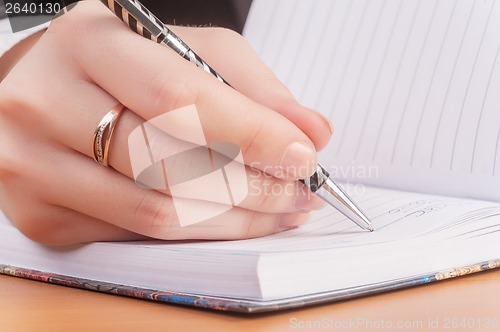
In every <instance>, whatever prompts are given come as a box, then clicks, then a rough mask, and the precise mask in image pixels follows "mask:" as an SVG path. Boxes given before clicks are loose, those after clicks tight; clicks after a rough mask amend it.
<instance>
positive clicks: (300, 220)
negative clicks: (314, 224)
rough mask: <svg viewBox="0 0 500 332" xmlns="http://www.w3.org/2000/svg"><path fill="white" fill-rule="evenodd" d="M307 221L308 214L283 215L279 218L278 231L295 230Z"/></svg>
mask: <svg viewBox="0 0 500 332" xmlns="http://www.w3.org/2000/svg"><path fill="white" fill-rule="evenodd" d="M307 220H309V213H283V214H282V215H281V216H280V223H279V227H280V229H282V230H284V229H290V228H297V227H299V226H301V225H303V224H305V223H306V222H307Z"/></svg>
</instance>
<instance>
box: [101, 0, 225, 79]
mask: <svg viewBox="0 0 500 332" xmlns="http://www.w3.org/2000/svg"><path fill="white" fill-rule="evenodd" d="M101 2H102V3H103V4H104V5H106V7H108V8H109V9H110V10H111V11H112V12H113V13H115V15H116V16H117V17H118V18H119V19H120V20H122V21H123V22H124V23H125V24H127V25H128V26H129V27H130V29H132V30H133V31H134V32H136V33H138V34H139V35H141V36H143V37H145V38H147V39H151V40H152V41H154V42H156V43H158V44H163V45H165V46H167V47H169V48H170V49H172V50H174V51H175V52H176V53H178V54H179V55H180V56H182V57H183V58H184V59H186V60H188V61H189V62H191V63H192V64H194V65H196V66H197V67H200V68H201V69H203V70H204V71H206V72H207V73H209V74H211V75H213V76H215V77H216V78H217V79H218V80H219V81H221V82H222V83H225V84H227V85H229V86H230V84H229V83H228V82H227V81H226V80H225V79H223V78H222V77H221V76H220V75H219V74H218V73H217V72H216V71H215V70H214V69H213V68H212V67H210V66H209V65H208V64H207V63H206V62H205V61H203V59H202V58H200V57H199V56H198V55H197V54H196V53H194V52H193V50H191V49H190V48H189V46H188V45H186V43H184V42H183V41H182V39H180V38H179V37H177V36H176V35H175V34H174V33H173V32H172V31H171V30H170V29H169V28H167V26H166V25H165V24H163V22H162V21H160V19H158V18H157V17H156V16H155V15H154V14H153V13H151V12H150V11H149V9H147V8H146V7H144V5H143V4H141V3H140V2H139V1H136V0H101Z"/></svg>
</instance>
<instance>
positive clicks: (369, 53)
mask: <svg viewBox="0 0 500 332" xmlns="http://www.w3.org/2000/svg"><path fill="white" fill-rule="evenodd" d="M386 3H387V0H384V1H383V2H382V6H381V7H380V9H379V11H378V14H377V19H376V22H375V27H374V28H373V29H372V33H371V36H370V41H369V45H368V48H367V51H366V53H365V55H364V57H363V62H362V64H361V70H360V71H359V75H358V77H357V79H356V87H355V88H354V93H353V95H352V97H351V100H350V103H349V107H348V108H347V109H348V111H347V119H346V121H345V124H344V127H345V128H349V124H350V122H351V118H352V116H351V114H352V113H353V107H354V102H355V100H356V99H357V96H358V93H359V86H360V84H361V78H362V77H363V74H364V73H365V70H366V63H367V62H368V58H369V57H370V55H371V50H372V48H373V42H374V40H375V35H376V34H377V32H378V31H379V28H380V19H381V18H382V13H383V12H384V9H385V6H386ZM346 135H347V131H344V133H343V135H341V136H340V139H339V143H338V153H339V154H342V147H343V146H344V140H345V137H346Z"/></svg>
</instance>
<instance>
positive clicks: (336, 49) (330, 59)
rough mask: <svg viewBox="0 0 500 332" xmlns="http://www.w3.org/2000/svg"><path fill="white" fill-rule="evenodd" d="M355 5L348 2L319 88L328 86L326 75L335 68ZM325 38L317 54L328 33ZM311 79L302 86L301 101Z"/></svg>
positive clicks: (310, 71) (320, 45) (319, 43)
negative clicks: (340, 43)
mask: <svg viewBox="0 0 500 332" xmlns="http://www.w3.org/2000/svg"><path fill="white" fill-rule="evenodd" d="M353 3H354V1H349V2H348V4H347V10H346V13H345V15H343V17H342V22H341V23H340V29H339V30H338V32H337V34H336V36H335V40H334V41H331V42H333V45H334V48H333V52H332V55H331V56H330V57H329V62H328V63H327V64H326V68H325V71H324V73H325V75H323V78H322V79H321V83H320V84H319V86H325V85H326V80H327V79H328V75H326V73H329V72H330V71H331V69H332V67H333V64H334V62H335V59H336V56H337V51H338V49H339V47H338V45H339V40H340V38H341V37H342V35H343V33H344V29H345V25H346V21H347V18H348V17H349V16H350V15H351V9H352V4H353ZM333 9H334V7H332V9H331V12H333ZM323 36H324V38H322V39H321V41H320V42H318V45H317V53H319V51H320V50H321V47H322V46H323V45H324V43H325V38H326V36H327V34H326V31H325V33H324V34H323ZM310 73H312V70H311V68H310V69H309V74H310ZM310 79H311V75H308V76H307V78H306V80H305V84H303V85H302V89H301V92H300V99H301V100H302V99H303V98H304V95H305V92H306V91H305V90H306V88H307V87H308V86H309V85H310V84H311V81H310ZM318 81H320V80H319V79H318ZM314 108H315V109H318V100H316V103H315V105H314Z"/></svg>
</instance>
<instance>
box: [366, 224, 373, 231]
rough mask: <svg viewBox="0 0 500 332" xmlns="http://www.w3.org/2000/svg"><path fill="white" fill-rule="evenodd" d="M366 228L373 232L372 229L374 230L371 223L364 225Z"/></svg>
mask: <svg viewBox="0 0 500 332" xmlns="http://www.w3.org/2000/svg"><path fill="white" fill-rule="evenodd" d="M366 229H367V230H369V231H370V232H373V231H374V229H373V226H372V225H368V226H367V227H366Z"/></svg>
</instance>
